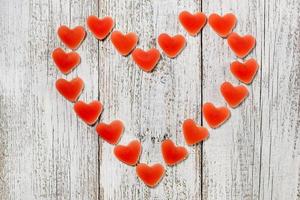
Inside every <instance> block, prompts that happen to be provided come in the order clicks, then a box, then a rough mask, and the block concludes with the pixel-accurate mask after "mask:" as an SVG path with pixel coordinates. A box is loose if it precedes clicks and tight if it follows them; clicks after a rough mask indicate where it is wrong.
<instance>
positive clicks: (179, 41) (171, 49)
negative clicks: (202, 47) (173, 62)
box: [158, 33, 186, 58]
mask: <svg viewBox="0 0 300 200" xmlns="http://www.w3.org/2000/svg"><path fill="white" fill-rule="evenodd" d="M158 44H159V46H160V48H162V50H163V51H164V52H165V54H166V55H167V56H168V57H170V58H175V57H176V56H177V55H178V54H179V53H180V52H181V51H182V50H183V48H184V47H185V44H186V41H185V38H184V37H183V36H182V35H175V36H173V37H171V36H169V35H168V34H166V33H162V34H160V35H159V36H158Z"/></svg>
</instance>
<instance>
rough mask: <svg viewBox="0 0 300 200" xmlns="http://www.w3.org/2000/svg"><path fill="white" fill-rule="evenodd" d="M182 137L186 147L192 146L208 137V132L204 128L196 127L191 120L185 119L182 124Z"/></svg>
mask: <svg viewBox="0 0 300 200" xmlns="http://www.w3.org/2000/svg"><path fill="white" fill-rule="evenodd" d="M182 130H183V136H184V139H185V142H186V143H187V144H188V145H194V144H197V143H199V142H202V141H203V140H205V139H207V138H208V136H209V133H208V130H207V129H206V128H205V127H202V126H198V125H197V124H196V122H195V121H194V120H192V119H186V120H185V121H184V122H183V124H182Z"/></svg>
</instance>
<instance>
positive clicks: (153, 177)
mask: <svg viewBox="0 0 300 200" xmlns="http://www.w3.org/2000/svg"><path fill="white" fill-rule="evenodd" d="M136 173H137V175H138V177H140V179H141V180H142V181H143V182H144V183H145V184H146V185H147V186H149V187H154V186H156V185H157V184H158V183H159V182H160V180H161V179H162V177H163V176H164V174H165V168H164V167H163V166H162V165H161V164H158V163H157V164H154V165H152V166H148V165H147V164H144V163H140V164H138V165H137V166H136Z"/></svg>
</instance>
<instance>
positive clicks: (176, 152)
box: [161, 139, 188, 165]
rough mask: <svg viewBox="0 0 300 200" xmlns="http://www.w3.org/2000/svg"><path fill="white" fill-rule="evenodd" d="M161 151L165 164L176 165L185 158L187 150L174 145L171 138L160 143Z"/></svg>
mask: <svg viewBox="0 0 300 200" xmlns="http://www.w3.org/2000/svg"><path fill="white" fill-rule="evenodd" d="M161 152H162V155H163V158H164V160H165V162H166V163H167V165H176V164H178V163H180V162H181V161H183V160H184V159H186V157H187V156H188V151H187V150H186V148H184V147H179V146H178V147H176V146H175V144H174V143H173V141H172V140H170V139H167V140H165V141H163V142H162V143H161Z"/></svg>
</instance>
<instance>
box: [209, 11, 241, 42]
mask: <svg viewBox="0 0 300 200" xmlns="http://www.w3.org/2000/svg"><path fill="white" fill-rule="evenodd" d="M236 21H237V19H236V17H235V15H234V14H232V13H228V14H226V15H224V16H220V15H218V14H216V13H213V14H211V15H210V16H209V18H208V23H209V25H210V26H211V27H212V29H213V30H214V31H215V32H216V33H217V34H218V35H219V36H221V37H223V38H225V37H227V36H228V35H229V34H230V33H231V32H232V30H233V28H234V27H235V25H236Z"/></svg>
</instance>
